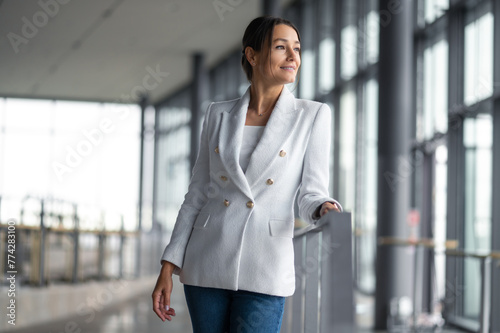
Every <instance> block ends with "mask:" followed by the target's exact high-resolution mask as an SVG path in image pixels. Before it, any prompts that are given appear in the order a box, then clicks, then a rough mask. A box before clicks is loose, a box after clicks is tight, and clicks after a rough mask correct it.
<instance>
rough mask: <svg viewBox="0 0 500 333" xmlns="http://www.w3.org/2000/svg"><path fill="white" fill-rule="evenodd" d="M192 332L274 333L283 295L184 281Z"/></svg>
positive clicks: (283, 302)
mask: <svg viewBox="0 0 500 333" xmlns="http://www.w3.org/2000/svg"><path fill="white" fill-rule="evenodd" d="M184 294H185V296H186V302H187V306H188V309H189V314H190V316H191V324H192V325H193V333H225V332H228V333H254V332H255V333H257V332H258V333H278V332H279V331H280V328H281V320H282V319H283V311H284V306H285V297H280V296H272V295H266V294H259V293H254V292H250V291H245V290H237V291H233V290H225V289H217V288H205V287H195V286H190V285H184Z"/></svg>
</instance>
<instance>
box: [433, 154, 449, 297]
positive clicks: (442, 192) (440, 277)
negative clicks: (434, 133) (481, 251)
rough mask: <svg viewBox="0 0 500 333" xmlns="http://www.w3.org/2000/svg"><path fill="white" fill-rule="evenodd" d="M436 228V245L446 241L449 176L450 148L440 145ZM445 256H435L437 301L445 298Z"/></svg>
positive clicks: (435, 162)
mask: <svg viewBox="0 0 500 333" xmlns="http://www.w3.org/2000/svg"><path fill="white" fill-rule="evenodd" d="M434 165H435V169H434V193H435V196H434V207H433V208H434V226H433V235H434V242H435V243H436V244H444V243H445V241H446V200H447V186H448V183H447V179H448V178H447V174H448V148H447V147H446V145H440V146H438V147H437V148H436V151H435V153H434ZM445 259H446V258H445V256H444V255H443V254H440V253H439V251H437V252H436V254H435V256H434V260H435V261H434V262H435V264H434V269H435V270H436V284H435V288H436V289H435V295H436V297H435V298H436V299H444V297H445V286H446V281H445V278H446V276H445V271H446V270H445Z"/></svg>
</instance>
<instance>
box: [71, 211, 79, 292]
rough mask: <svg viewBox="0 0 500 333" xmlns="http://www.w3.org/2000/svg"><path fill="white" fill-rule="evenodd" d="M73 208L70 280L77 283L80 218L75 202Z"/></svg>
mask: <svg viewBox="0 0 500 333" xmlns="http://www.w3.org/2000/svg"><path fill="white" fill-rule="evenodd" d="M73 210H74V215H73V224H74V231H73V278H72V282H73V283H77V282H78V265H79V260H78V250H79V247H80V246H79V244H80V231H79V224H80V220H79V218H78V208H77V205H76V204H73Z"/></svg>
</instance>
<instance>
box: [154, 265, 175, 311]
mask: <svg viewBox="0 0 500 333" xmlns="http://www.w3.org/2000/svg"><path fill="white" fill-rule="evenodd" d="M174 268H175V265H174V264H172V263H171V262H168V261H164V262H163V265H162V267H161V272H160V275H159V276H158V280H156V286H155V289H154V291H153V295H152V296H153V311H154V312H155V313H156V315H157V316H158V317H160V319H161V320H163V321H165V320H168V321H171V320H172V317H171V316H175V310H174V308H171V307H170V295H171V294H172V287H173V282H172V273H173V271H174Z"/></svg>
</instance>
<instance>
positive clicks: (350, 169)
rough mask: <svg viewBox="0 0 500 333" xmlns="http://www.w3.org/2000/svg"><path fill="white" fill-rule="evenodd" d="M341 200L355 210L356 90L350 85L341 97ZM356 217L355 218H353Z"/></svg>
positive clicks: (339, 181)
mask: <svg viewBox="0 0 500 333" xmlns="http://www.w3.org/2000/svg"><path fill="white" fill-rule="evenodd" d="M339 121H340V137H341V138H342V139H341V140H340V147H339V148H340V151H339V155H340V157H339V163H340V170H339V171H340V172H339V180H338V186H339V189H340V192H339V193H340V202H342V205H343V207H344V209H345V210H347V211H353V210H354V204H355V202H354V199H355V189H356V186H355V185H356V182H355V179H356V172H355V166H356V133H357V130H356V92H355V90H354V88H353V87H352V86H351V85H349V86H348V87H346V88H345V89H344V91H343V92H342V95H341V97H340V120H339ZM353 219H354V218H353ZM354 220H355V219H354Z"/></svg>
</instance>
